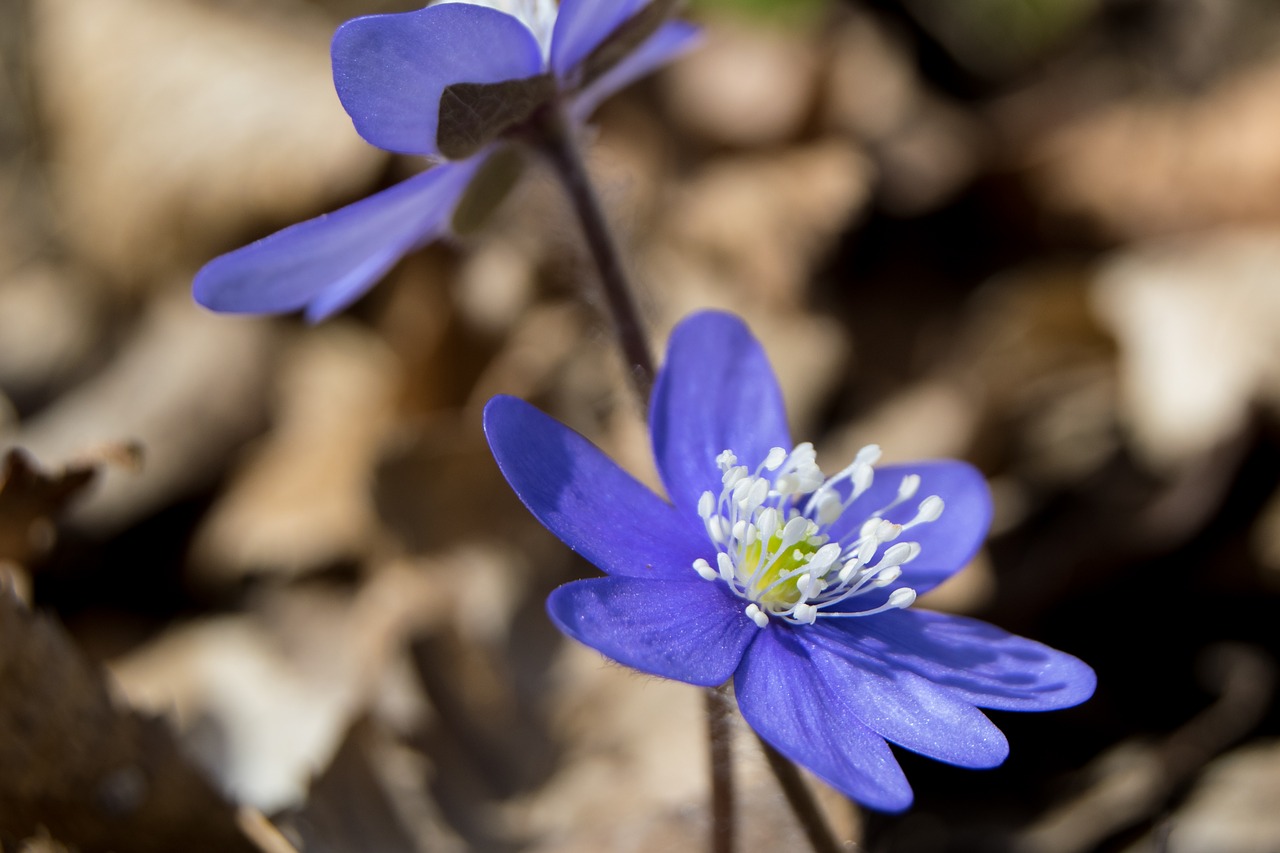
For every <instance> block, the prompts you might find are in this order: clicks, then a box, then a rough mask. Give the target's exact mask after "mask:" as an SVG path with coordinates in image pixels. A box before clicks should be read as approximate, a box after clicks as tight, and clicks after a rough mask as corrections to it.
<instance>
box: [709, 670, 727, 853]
mask: <svg viewBox="0 0 1280 853" xmlns="http://www.w3.org/2000/svg"><path fill="white" fill-rule="evenodd" d="M706 699H707V742H708V744H709V745H710V747H711V756H710V758H711V850H712V853H733V847H734V815H733V726H732V723H731V720H732V718H733V700H732V699H731V698H730V697H729V686H728V684H722V685H721V686H719V687H713V688H711V689H709V690H707V693H706Z"/></svg>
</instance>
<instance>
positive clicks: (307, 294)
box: [192, 157, 483, 321]
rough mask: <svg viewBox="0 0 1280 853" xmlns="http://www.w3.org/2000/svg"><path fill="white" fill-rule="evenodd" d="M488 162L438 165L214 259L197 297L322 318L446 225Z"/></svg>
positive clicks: (233, 307)
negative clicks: (479, 169)
mask: <svg viewBox="0 0 1280 853" xmlns="http://www.w3.org/2000/svg"><path fill="white" fill-rule="evenodd" d="M482 162H483V158H480V157H477V158H475V159H474V160H471V161H468V162H466V163H458V164H445V165H441V166H437V167H435V168H433V169H430V170H428V171H426V172H423V173H421V174H419V175H415V176H414V177H412V178H410V179H409V180H407V181H404V182H402V183H400V184H397V185H395V186H393V187H391V188H390V189H386V190H383V191H382V192H380V193H377V194H376V195H371V196H369V197H368V198H365V199H361V200H360V201H358V202H356V203H355V204H351V205H348V206H347V207H344V208H341V209H340V210H336V211H334V212H333V213H329V214H325V215H324V216H320V217H317V218H315V219H311V220H308V221H306V222H300V223H298V224H297V225H292V226H290V227H288V228H286V229H284V230H283V231H278V232H276V233H275V234H272V235H271V236H270V237H265V238H263V239H262V240H259V241H257V242H256V243H251V244H250V245H248V246H245V247H244V248H242V249H237V250H236V251H234V252H230V253H228V254H226V255H222V256H221V257H218V258H215V259H213V260H212V261H210V262H209V263H208V264H206V265H205V266H204V268H203V269H201V270H200V272H198V273H197V274H196V278H195V283H194V285H193V288H192V289H193V293H194V295H195V300H196V301H197V302H199V303H200V304H201V305H203V306H205V307H206V308H209V309H211V310H214V311H223V312H227V313H232V314H276V313H281V312H285V311H296V310H297V309H299V308H302V307H304V306H306V307H307V316H308V318H310V319H311V320H313V321H314V320H320V319H323V318H324V317H326V316H328V315H329V314H332V313H334V312H335V311H338V310H339V309H341V308H343V307H345V306H346V305H348V304H350V303H351V302H353V301H355V300H356V299H357V298H358V297H359V296H360V295H361V294H363V293H364V292H365V291H366V290H368V289H369V287H371V286H372V285H373V283H374V282H376V281H377V280H378V279H379V278H381V277H382V276H383V275H385V274H386V273H387V271H388V270H389V269H391V267H392V266H394V265H395V263H396V262H397V261H398V260H400V258H401V257H403V256H404V255H405V253H407V252H409V251H410V250H412V249H414V248H416V247H417V246H420V245H422V244H424V243H426V242H427V241H429V240H431V239H433V238H435V237H437V236H439V235H440V234H442V233H444V232H445V231H447V230H448V223H449V217H450V216H451V215H452V213H453V208H454V206H455V205H456V204H457V202H458V199H459V198H460V197H461V196H462V193H463V192H464V191H465V190H466V188H467V183H468V181H470V180H471V177H472V175H473V174H474V173H475V170H476V168H477V167H479V165H480V164H481V163H482Z"/></svg>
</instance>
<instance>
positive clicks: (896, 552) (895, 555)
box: [875, 542, 920, 569]
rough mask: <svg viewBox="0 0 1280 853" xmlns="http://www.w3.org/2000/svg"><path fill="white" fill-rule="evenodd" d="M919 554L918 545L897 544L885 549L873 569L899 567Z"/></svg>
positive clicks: (908, 543)
mask: <svg viewBox="0 0 1280 853" xmlns="http://www.w3.org/2000/svg"><path fill="white" fill-rule="evenodd" d="M919 554H920V545H919V543H916V542H899V543H898V544H896V545H890V546H889V547H888V548H886V549H885V552H884V555H883V556H882V557H881V558H880V562H878V563H876V565H875V568H877V569H887V568H889V567H890V566H901V565H902V564H903V563H908V562H910V561H911V560H914V559H915V558H916V557H917V556H918V555H919Z"/></svg>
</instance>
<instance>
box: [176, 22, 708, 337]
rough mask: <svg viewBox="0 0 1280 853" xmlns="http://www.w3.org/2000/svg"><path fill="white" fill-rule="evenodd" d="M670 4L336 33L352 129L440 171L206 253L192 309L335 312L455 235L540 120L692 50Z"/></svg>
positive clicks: (589, 106) (580, 109)
mask: <svg viewBox="0 0 1280 853" xmlns="http://www.w3.org/2000/svg"><path fill="white" fill-rule="evenodd" d="M672 5H674V4H673V2H672V0H564V2H563V3H561V4H560V6H559V8H558V9H557V7H556V5H555V0H476V2H473V3H466V2H455V0H447V1H446V2H440V3H436V4H434V5H431V6H428V7H427V8H425V9H421V10H419V11H417V12H406V13H403V14H394V15H371V16H369V17H364V18H356V19H355V20H352V21H348V22H347V23H345V24H343V25H342V26H341V27H339V29H338V31H337V33H336V34H335V35H334V38H333V49H332V54H333V77H334V84H335V86H336V87H337V90H338V97H339V98H340V99H341V101H342V105H343V107H344V108H345V109H346V111H347V113H348V114H349V115H350V116H351V120H352V122H353V123H354V124H355V128H356V130H357V131H358V132H359V133H360V135H361V136H362V137H364V138H365V140H367V141H368V142H370V143H372V144H374V145H376V146H378V147H380V148H385V149H386V150H388V151H394V152H399V153H403V154H419V155H422V156H424V157H427V158H430V159H431V160H433V161H436V162H437V163H438V165H436V166H434V167H433V168H431V169H428V170H427V171H425V172H422V173H420V174H418V175H416V176H414V177H412V178H410V179H408V180H407V181H404V182H403V183H400V184H398V185H396V186H393V187H391V188H389V189H387V190H384V191H382V192H380V193H378V194H376V195H373V196H370V197H368V198H366V199H363V200H361V201H358V202H356V203H355V204H352V205H349V206H347V207H344V208H342V209H340V210H337V211H335V212H333V213H330V214H327V215H324V216H320V217H318V218H316V219H312V220H309V221H307V222H302V223H299V224H297V225H294V226H292V227H289V228H286V229H284V230H283V231H280V232H278V233H276V234H274V235H272V236H270V237H267V238H265V239H263V240H259V241H258V242H256V243H253V244H251V245H249V246H245V247H244V248H242V249H239V250H237V251H234V252H231V253H229V254H226V255H223V256H221V257H219V258H216V259H214V260H213V261H211V262H210V263H208V264H207V265H205V267H204V268H203V269H202V270H200V272H199V273H198V274H197V275H196V279H195V285H194V293H195V298H196V301H197V302H199V303H200V304H201V305H204V306H205V307H207V308H211V309H213V310H215V311H225V312H231V313H249V314H270V313H279V312H285V311H294V310H297V309H299V308H305V309H306V314H307V317H308V318H309V319H311V320H312V321H316V320H320V319H323V318H324V317H327V316H329V315H330V314H333V313H334V312H336V311H339V310H341V309H342V308H344V307H346V306H347V305H349V304H350V303H351V302H353V301H354V300H355V299H357V298H358V297H359V296H361V295H362V294H363V293H364V292H365V291H366V290H368V288H369V287H370V286H372V285H373V283H374V282H376V281H377V280H378V279H379V278H381V277H382V276H383V275H385V274H386V273H387V271H388V270H390V268H391V267H392V266H393V265H394V264H395V263H396V262H397V261H398V260H399V259H400V258H402V257H403V256H404V255H405V254H406V253H408V252H410V251H412V250H413V249H416V248H418V247H420V246H422V245H425V244H426V243H428V242H430V241H432V240H435V239H437V238H439V237H441V236H444V235H445V234H448V233H450V231H451V230H452V226H453V224H454V217H455V215H459V216H460V215H461V214H460V210H461V207H465V206H466V205H461V207H460V203H462V202H463V199H464V194H465V193H466V191H467V188H468V186H470V185H471V184H472V182H473V180H475V179H476V178H477V176H481V177H484V176H486V174H488V177H489V180H488V181H484V180H482V181H479V182H478V183H482V184H484V183H495V182H497V183H500V182H501V181H502V178H503V175H506V176H507V183H508V184H509V181H510V176H511V171H512V169H511V166H510V164H509V163H507V162H506V160H505V158H504V157H502V156H501V155H502V154H503V152H504V149H507V148H508V147H509V146H508V145H507V144H506V143H509V142H510V141H512V140H513V139H516V138H518V137H519V136H520V135H521V134H522V133H528V132H529V128H530V126H531V124H532V123H534V122H536V121H537V120H539V119H543V120H545V118H546V115H547V112H548V110H551V111H555V112H559V111H561V110H562V111H563V115H564V117H565V118H567V120H568V121H569V122H570V123H581V122H583V121H585V120H586V118H587V116H588V115H589V114H590V113H591V112H592V111H593V110H594V109H595V107H596V106H597V105H598V104H599V103H600V102H601V101H602V100H603V99H604V98H605V97H607V96H608V95H610V94H612V93H613V92H616V91H617V90H618V89H620V88H622V87H623V86H625V85H626V84H627V83H629V82H631V81H633V80H635V79H636V78H638V77H640V76H641V75H643V74H645V73H647V72H649V71H651V70H653V69H654V68H655V67H657V66H658V65H661V64H662V63H664V62H666V61H667V60H669V59H671V58H672V57H673V56H675V55H676V54H677V53H679V52H680V51H682V50H684V49H685V48H686V47H688V46H689V45H690V43H691V42H692V40H693V38H694V36H695V30H694V29H693V28H692V27H690V26H689V25H687V24H683V23H679V22H668V21H667V20H666V15H667V13H668V12H669V11H670V7H671V6H672ZM488 192H489V194H492V192H493V190H492V189H490V190H488Z"/></svg>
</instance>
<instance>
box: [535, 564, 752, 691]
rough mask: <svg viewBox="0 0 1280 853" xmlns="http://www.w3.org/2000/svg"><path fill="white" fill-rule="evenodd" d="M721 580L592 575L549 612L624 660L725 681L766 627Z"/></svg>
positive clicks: (706, 682)
mask: <svg viewBox="0 0 1280 853" xmlns="http://www.w3.org/2000/svg"><path fill="white" fill-rule="evenodd" d="M740 603H741V602H739V601H737V600H736V599H734V598H733V596H732V595H730V594H729V592H728V591H727V589H726V588H725V587H724V585H723V584H721V583H719V582H715V581H705V580H702V579H701V578H699V579H697V580H692V581H670V580H658V581H654V580H644V579H640V578H624V577H609V578H593V579H591V580H583V581H574V582H573V583H569V584H565V585H564V586H562V587H560V588H559V589H557V590H555V591H554V592H552V593H551V595H550V597H549V598H548V599H547V612H548V613H550V614H551V619H552V621H554V622H555V623H556V625H557V626H558V627H559V628H560V630H561V631H563V632H564V633H565V634H567V635H569V636H570V637H572V638H574V639H575V640H577V641H579V642H581V643H584V644H586V645H588V646H590V647H591V648H593V649H596V650H598V651H600V652H602V653H603V654H604V655H605V656H606V657H609V658H612V659H613V660H615V661H617V662H618V663H621V664H624V665H626V666H629V667H631V668H632V669H638V670H640V671H641V672H647V673H649V674H650V675H660V676H662V677H663V678H673V679H675V680H676V681H683V682H685V683H687V684H696V685H698V686H699V687H714V686H716V685H719V684H723V683H724V682H725V681H727V680H728V679H729V676H731V675H733V671H734V670H735V669H736V668H737V666H738V662H739V661H740V660H741V659H742V653H743V651H744V650H745V649H746V647H747V646H748V645H749V644H750V643H751V641H752V640H754V639H755V638H756V635H757V634H758V633H759V631H760V629H759V628H757V627H756V626H755V623H753V622H752V621H751V620H750V619H748V618H747V617H746V616H745V615H743V612H742V608H741V607H738V606H737V605H738V604H740Z"/></svg>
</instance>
